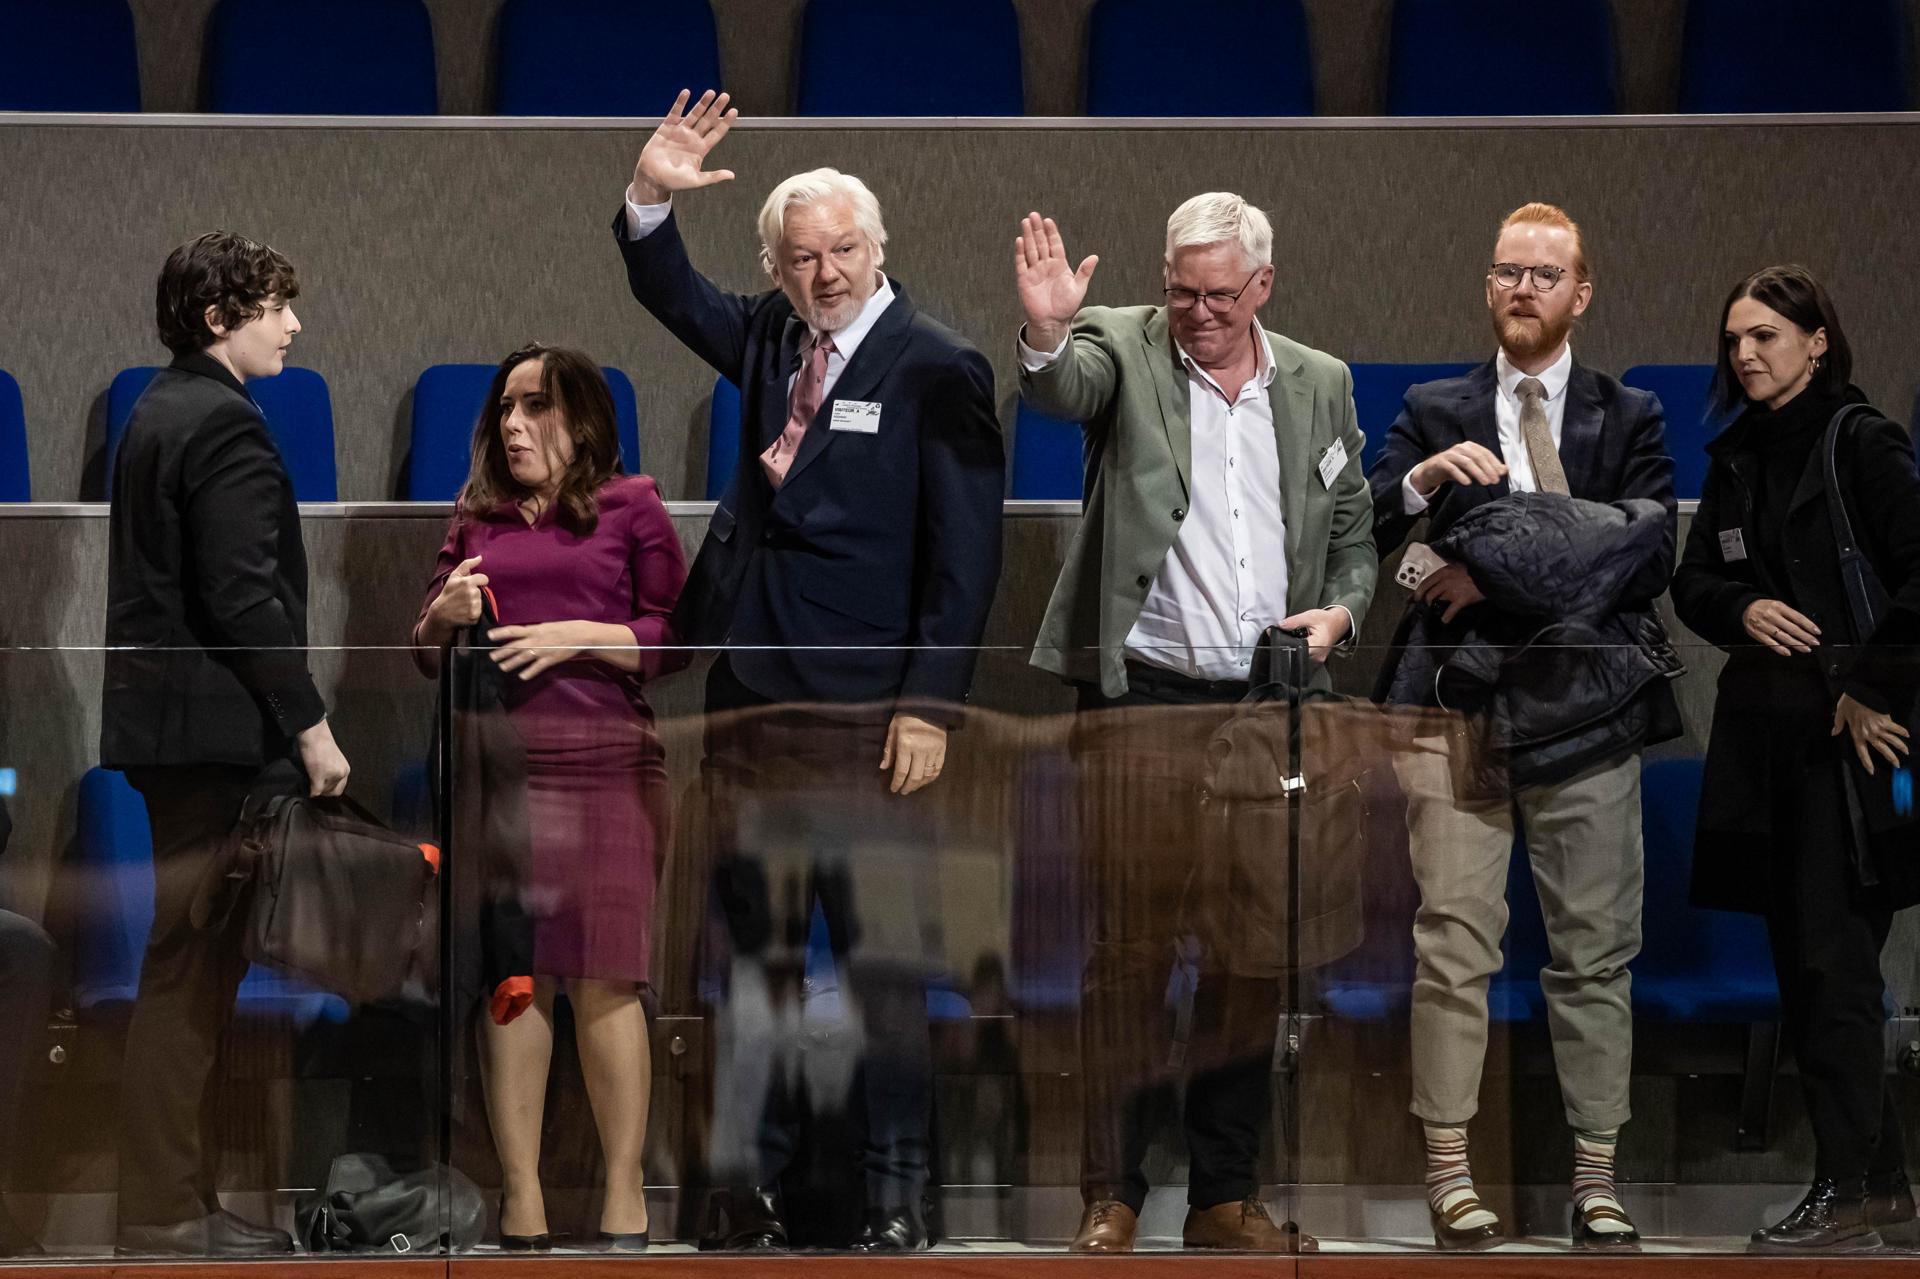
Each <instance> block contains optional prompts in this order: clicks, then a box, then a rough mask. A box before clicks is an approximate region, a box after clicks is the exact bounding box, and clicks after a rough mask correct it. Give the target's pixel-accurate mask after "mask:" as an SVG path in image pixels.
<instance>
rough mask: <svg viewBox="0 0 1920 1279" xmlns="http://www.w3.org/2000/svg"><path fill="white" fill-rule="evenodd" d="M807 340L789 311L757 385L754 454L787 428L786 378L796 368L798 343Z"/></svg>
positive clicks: (804, 324) (804, 328)
mask: <svg viewBox="0 0 1920 1279" xmlns="http://www.w3.org/2000/svg"><path fill="white" fill-rule="evenodd" d="M806 340H807V322H806V321H805V320H802V319H801V318H800V317H799V316H798V315H793V314H789V315H788V316H787V322H786V325H785V326H784V327H783V328H782V329H781V330H780V349H779V351H778V352H777V353H776V355H775V357H774V360H773V363H772V364H771V365H770V366H768V368H767V371H766V379H767V380H766V383H765V384H764V385H763V386H762V387H761V388H760V420H759V422H758V423H756V424H755V425H756V427H757V431H758V434H757V440H758V447H757V448H755V449H754V455H755V456H756V457H757V456H759V455H760V454H762V453H764V452H766V451H767V450H768V449H769V448H770V447H772V445H773V442H774V441H775V440H777V439H779V438H780V432H782V431H784V430H786V429H787V380H788V379H789V378H791V377H792V376H793V375H794V374H795V373H797V372H799V370H800V346H801V344H802V343H803V342H805V341H806Z"/></svg>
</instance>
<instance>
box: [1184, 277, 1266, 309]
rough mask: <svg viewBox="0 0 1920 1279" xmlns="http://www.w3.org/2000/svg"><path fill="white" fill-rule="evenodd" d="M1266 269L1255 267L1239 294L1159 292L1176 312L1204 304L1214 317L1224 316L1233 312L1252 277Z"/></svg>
mask: <svg viewBox="0 0 1920 1279" xmlns="http://www.w3.org/2000/svg"><path fill="white" fill-rule="evenodd" d="M1266 269H1267V268H1265V267H1256V268H1255V269H1254V272H1253V275H1250V276H1248V277H1247V281H1246V284H1242V285H1241V286H1240V289H1239V292H1236V293H1222V292H1220V291H1219V290H1217V289H1216V290H1215V291H1213V292H1212V293H1202V292H1200V291H1199V290H1197V289H1162V290H1161V292H1162V293H1165V294H1166V295H1167V305H1168V306H1170V307H1172V308H1173V309H1174V310H1176V311H1187V310H1191V309H1192V308H1193V304H1194V303H1196V302H1205V303H1206V304H1207V310H1209V311H1211V312H1213V313H1214V314H1215V315H1225V314H1226V313H1227V312H1229V311H1231V310H1233V308H1234V304H1235V303H1237V302H1239V301H1240V294H1242V293H1245V292H1246V291H1247V285H1250V284H1252V283H1253V279H1254V276H1256V275H1259V274H1260V272H1262V271H1264V270H1266Z"/></svg>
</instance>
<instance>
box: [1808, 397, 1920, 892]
mask: <svg viewBox="0 0 1920 1279" xmlns="http://www.w3.org/2000/svg"><path fill="white" fill-rule="evenodd" d="M1874 412H1875V410H1874V409H1873V408H1872V407H1871V406H1870V405H1866V404H1847V405H1843V406H1842V407H1841V409H1840V411H1839V412H1838V413H1835V414H1834V415H1833V420H1832V421H1831V422H1829V423H1828V424H1827V435H1826V440H1825V443H1824V446H1823V459H1822V462H1823V465H1824V467H1825V476H1824V478H1825V480H1826V488H1827V518H1828V520H1829V521H1830V522H1831V525H1832V528H1833V544H1834V547H1835V549H1836V550H1837V551H1838V552H1839V561H1840V564H1839V567H1840V582H1841V585H1842V586H1843V587H1844V588H1845V590H1846V594H1847V624H1848V626H1849V628H1850V630H1851V638H1852V640H1853V643H1854V644H1855V645H1857V646H1858V645H1865V644H1866V643H1867V641H1868V640H1870V639H1871V638H1872V637H1873V634H1874V632H1875V631H1877V630H1878V629H1879V628H1880V623H1881V621H1882V619H1884V618H1885V616H1886V613H1887V608H1888V605H1889V603H1890V600H1889V597H1888V595H1887V590H1886V587H1885V585H1883V584H1882V582H1881V581H1880V574H1879V573H1878V572H1877V571H1876V570H1875V569H1874V567H1873V562H1872V561H1871V560H1870V559H1868V558H1867V553H1866V551H1865V550H1864V549H1863V548H1862V547H1861V545H1860V541H1859V538H1858V536H1857V535H1856V534H1855V533H1854V529H1853V520H1852V518H1851V516H1850V515H1849V514H1848V511H1847V494H1846V486H1845V485H1843V484H1842V483H1841V482H1840V446H1841V441H1842V440H1843V439H1845V438H1846V435H1847V432H1848V429H1849V427H1850V425H1851V424H1852V421H1853V419H1854V418H1855V416H1857V415H1873V414H1874ZM1857 651H1860V652H1865V651H1866V650H1865V649H1864V648H1861V649H1859V650H1857ZM1893 717H1894V719H1896V720H1897V721H1899V723H1900V725H1901V726H1902V727H1904V728H1905V729H1907V731H1908V732H1909V733H1912V732H1914V731H1915V730H1916V729H1920V706H1916V705H1907V706H1897V707H1895V708H1894V711H1893ZM1840 773H1841V778H1842V781H1843V784H1844V786H1845V788H1846V799H1847V820H1848V822H1849V824H1850V825H1851V827H1852V836H1853V839H1852V850H1851V851H1852V853H1853V872H1854V879H1855V881H1856V882H1857V883H1858V884H1859V886H1860V887H1861V888H1863V889H1881V888H1885V887H1887V885H1886V884H1885V883H1884V882H1883V881H1884V879H1885V876H1884V875H1883V872H1884V871H1887V870H1889V868H1888V867H1886V866H1884V865H1882V864H1881V863H1880V861H1879V859H1878V858H1877V857H1876V856H1875V852H1876V849H1877V848H1880V847H1883V846H1884V845H1885V844H1886V843H1887V842H1889V841H1888V838H1887V837H1888V836H1889V835H1890V834H1892V835H1895V836H1896V837H1897V838H1898V839H1899V841H1900V842H1902V843H1911V842H1912V840H1913V837H1914V831H1915V826H1916V816H1915V811H1914V810H1915V804H1914V798H1913V773H1912V766H1911V765H1902V766H1900V767H1897V768H1880V769H1876V770H1875V772H1874V774H1873V775H1872V776H1869V775H1868V774H1867V772H1866V770H1865V769H1863V768H1861V767H1860V763H1859V760H1858V759H1856V758H1855V757H1854V753H1853V750H1852V743H1851V741H1849V742H1848V749H1847V750H1846V752H1845V754H1844V756H1843V762H1842V764H1841V766H1840ZM1893 878H1894V879H1896V880H1899V881H1905V882H1902V883H1900V884H1897V885H1895V886H1894V889H1895V893H1896V897H1895V900H1898V901H1900V902H1902V903H1903V904H1904V903H1905V902H1906V901H1908V900H1909V899H1911V897H1912V896H1913V892H1914V884H1913V879H1914V876H1913V873H1912V871H1911V870H1910V869H1909V868H1907V867H1901V868H1898V869H1896V870H1894V872H1893Z"/></svg>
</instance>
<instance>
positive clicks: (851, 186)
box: [760, 169, 887, 275]
mask: <svg viewBox="0 0 1920 1279" xmlns="http://www.w3.org/2000/svg"><path fill="white" fill-rule="evenodd" d="M823 200H845V201H846V202H847V203H848V204H850V205H852V206H853V222H854V225H855V226H857V227H858V228H859V229H860V233H861V234H862V235H864V236H866V237H867V241H868V242H869V243H870V244H872V245H873V264H874V265H875V266H878V265H880V264H881V263H882V262H884V261H886V258H887V255H886V251H885V250H886V243H887V228H886V227H885V226H884V225H882V224H881V221H880V201H879V200H877V199H875V198H874V195H873V192H872V191H870V190H869V189H868V188H867V184H866V183H864V182H862V181H861V180H860V179H859V178H856V177H854V176H853V175H852V174H851V173H842V172H840V170H838V169H809V170H808V171H807V172H805V173H796V174H794V175H793V176H792V177H790V178H788V179H787V180H786V181H785V182H782V183H781V184H780V185H779V186H777V187H775V188H774V189H773V190H772V191H770V192H768V193H767V202H766V203H765V204H763V205H761V206H760V265H761V266H763V267H765V268H766V269H767V274H769V275H772V274H773V268H774V260H773V252H774V249H776V248H777V247H778V246H779V244H780V239H781V237H782V236H783V235H785V234H786V229H787V210H788V209H791V208H793V207H794V206H795V205H799V204H818V203H820V202H821V201H823Z"/></svg>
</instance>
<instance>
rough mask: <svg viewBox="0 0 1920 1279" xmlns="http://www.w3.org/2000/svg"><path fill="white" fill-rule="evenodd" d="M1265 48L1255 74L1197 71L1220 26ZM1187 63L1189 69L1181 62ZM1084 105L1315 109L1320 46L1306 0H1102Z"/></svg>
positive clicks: (1189, 110) (1131, 112)
mask: <svg viewBox="0 0 1920 1279" xmlns="http://www.w3.org/2000/svg"><path fill="white" fill-rule="evenodd" d="M1222 31H1231V32H1232V33H1233V38H1234V46H1235V47H1236V48H1239V49H1258V50H1259V51H1260V54H1259V60H1260V72H1259V74H1258V75H1244V74H1234V73H1224V74H1220V75H1211V76H1209V75H1196V74H1195V72H1196V70H1197V69H1198V68H1201V67H1206V66H1210V65H1212V64H1213V63H1214V62H1215V61H1216V60H1217V59H1218V58H1219V56H1220V48H1219V43H1218V40H1217V39H1216V38H1214V37H1215V35H1216V33H1218V32H1222ZM1181 68H1185V69H1186V70H1185V71H1184V72H1183V71H1181V70H1180V69H1181ZM1087 114H1088V115H1128V116H1282V115H1312V114H1313V50H1312V47H1311V45H1310V44H1309V42H1308V39H1307V14H1306V10H1305V8H1304V7H1303V6H1302V4H1301V2H1300V0H1099V3H1098V4H1096V5H1095V6H1094V9H1093V16H1092V17H1091V18H1090V19H1089V20H1088V32H1087Z"/></svg>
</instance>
